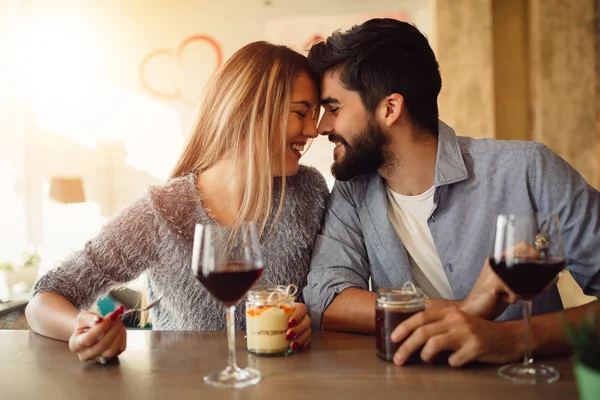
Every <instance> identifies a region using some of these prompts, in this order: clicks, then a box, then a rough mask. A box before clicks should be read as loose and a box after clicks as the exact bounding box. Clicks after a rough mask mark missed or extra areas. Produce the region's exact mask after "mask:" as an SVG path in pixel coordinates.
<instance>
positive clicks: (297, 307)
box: [288, 303, 308, 328]
mask: <svg viewBox="0 0 600 400" xmlns="http://www.w3.org/2000/svg"><path fill="white" fill-rule="evenodd" d="M307 311H308V308H307V307H306V305H305V304H302V303H294V311H292V315H290V318H289V320H288V328H293V327H294V326H296V325H297V324H298V322H300V321H302V319H304V316H305V315H306V313H307Z"/></svg>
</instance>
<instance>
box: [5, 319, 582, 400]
mask: <svg viewBox="0 0 600 400" xmlns="http://www.w3.org/2000/svg"><path fill="white" fill-rule="evenodd" d="M244 346H245V342H244V340H243V333H239V334H238V340H237V347H238V363H239V364H240V366H246V365H251V366H253V367H255V368H258V369H259V370H260V371H261V372H262V375H263V378H262V381H261V382H260V383H259V384H258V385H255V386H252V387H249V388H244V389H217V388H212V387H209V386H207V385H205V384H204V382H203V380H202V377H203V376H204V375H205V374H206V373H208V372H210V371H213V370H217V369H222V368H223V367H225V364H226V358H227V350H226V339H225V334H224V333H223V332H152V331H129V332H128V347H127V351H125V353H123V354H122V355H121V356H120V360H119V363H115V364H113V365H104V366H103V365H99V364H96V363H95V362H88V363H82V362H80V361H79V360H78V359H77V356H76V355H74V354H72V353H70V352H69V350H68V347H67V344H66V343H63V342H58V341H55V340H51V339H47V338H44V337H42V336H40V335H37V334H35V333H33V332H31V331H0V399H40V400H42V399H44V400H51V399H61V400H64V399H105V400H115V399H167V400H176V399H213V398H214V399H281V400H293V399H311V400H314V399H328V400H330V399H338V398H339V399H403V400H409V399H415V400H417V399H418V400H429V399H433V400H443V399H460V400H469V399H486V400H487V399H490V400H491V399H510V400H519V399H523V400H534V399H543V400H553V399H561V400H568V399H577V389H576V386H575V383H574V378H573V372H572V369H571V363H570V361H569V359H568V358H552V359H546V360H544V362H545V363H547V364H549V365H552V366H554V367H556V368H557V369H558V370H559V371H560V373H561V378H560V381H558V382H556V383H553V384H544V385H517V384H513V383H511V382H508V381H505V380H503V379H501V378H499V377H498V375H497V374H496V366H482V365H478V366H473V367H469V368H462V369H452V368H450V367H448V366H443V365H439V366H431V365H424V364H423V365H415V366H407V367H396V366H394V365H393V364H391V363H388V362H385V361H382V360H380V359H379V358H377V356H376V355H375V349H374V347H375V341H374V338H373V337H369V336H362V335H352V334H342V333H335V332H316V333H314V334H313V344H312V348H311V349H310V350H309V351H305V352H303V353H299V354H294V355H292V356H288V357H277V358H266V357H257V356H254V355H250V354H248V353H247V351H246V350H245V347H244Z"/></svg>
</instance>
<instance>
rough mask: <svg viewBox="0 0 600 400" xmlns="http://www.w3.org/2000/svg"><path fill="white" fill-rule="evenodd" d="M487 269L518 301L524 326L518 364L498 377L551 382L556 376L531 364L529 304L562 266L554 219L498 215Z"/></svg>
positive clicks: (560, 249)
mask: <svg viewBox="0 0 600 400" xmlns="http://www.w3.org/2000/svg"><path fill="white" fill-rule="evenodd" d="M493 246H494V247H493V249H492V254H491V257H490V266H491V267H492V269H493V270H494V272H495V273H496V274H497V275H498V276H499V277H500V278H501V279H502V281H504V283H505V284H506V285H507V286H508V287H509V288H510V289H511V290H512V291H513V292H514V293H515V294H517V295H518V296H519V297H520V298H521V302H522V306H523V322H524V324H525V326H524V328H525V338H524V340H525V342H524V353H525V354H524V358H523V362H522V363H518V364H510V365H505V366H503V367H501V368H500V369H499V370H498V374H499V375H500V376H501V377H502V378H505V379H509V380H511V381H513V382H515V383H528V384H532V383H551V382H555V381H557V380H558V378H559V377H560V374H559V373H558V371H556V370H555V369H554V368H552V367H549V366H546V365H543V364H537V363H534V362H533V357H532V356H531V304H532V301H533V299H534V298H535V297H536V296H537V295H539V294H540V293H542V292H543V291H544V290H546V289H547V288H548V287H550V286H552V285H553V284H554V283H556V281H557V280H558V277H559V276H560V272H561V271H562V270H563V268H564V267H565V259H564V245H563V239H562V235H561V231H560V223H559V220H558V216H556V215H551V214H547V215H545V214H531V215H498V218H497V220H496V234H495V240H494V244H493Z"/></svg>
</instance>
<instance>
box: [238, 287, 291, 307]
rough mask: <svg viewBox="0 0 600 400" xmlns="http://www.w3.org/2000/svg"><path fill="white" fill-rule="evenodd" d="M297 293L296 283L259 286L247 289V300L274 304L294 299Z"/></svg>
mask: <svg viewBox="0 0 600 400" xmlns="http://www.w3.org/2000/svg"><path fill="white" fill-rule="evenodd" d="M297 293H298V287H297V286H296V285H287V286H283V285H270V286H261V287H258V288H255V289H250V290H249V291H248V300H249V301H256V302H261V303H268V304H273V305H276V304H279V303H281V302H285V301H294V300H296V294H297Z"/></svg>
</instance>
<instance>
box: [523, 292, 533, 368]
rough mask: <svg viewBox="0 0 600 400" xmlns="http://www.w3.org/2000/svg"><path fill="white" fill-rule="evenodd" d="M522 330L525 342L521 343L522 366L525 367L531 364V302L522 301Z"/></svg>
mask: <svg viewBox="0 0 600 400" xmlns="http://www.w3.org/2000/svg"><path fill="white" fill-rule="evenodd" d="M522 303H523V328H524V334H525V337H524V339H525V341H524V343H523V345H524V348H523V352H524V358H523V365H525V366H527V365H529V364H531V363H532V362H533V357H532V356H531V300H523V302H522Z"/></svg>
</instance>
